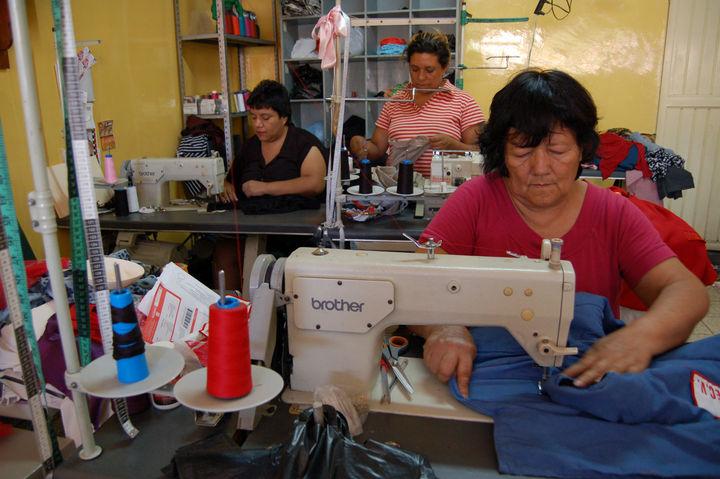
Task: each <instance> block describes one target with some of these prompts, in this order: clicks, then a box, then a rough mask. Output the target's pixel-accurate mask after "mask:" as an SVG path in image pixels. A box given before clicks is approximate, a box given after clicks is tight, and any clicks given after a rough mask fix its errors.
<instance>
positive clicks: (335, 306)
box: [311, 298, 365, 313]
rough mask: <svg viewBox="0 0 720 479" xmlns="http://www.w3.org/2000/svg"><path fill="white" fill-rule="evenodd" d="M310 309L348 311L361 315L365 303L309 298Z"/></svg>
mask: <svg viewBox="0 0 720 479" xmlns="http://www.w3.org/2000/svg"><path fill="white" fill-rule="evenodd" d="M311 302H312V308H313V309H315V310H318V311H349V312H352V313H362V308H363V305H364V304H365V303H358V302H356V301H345V300H344V299H327V300H324V301H323V300H320V299H315V298H311Z"/></svg>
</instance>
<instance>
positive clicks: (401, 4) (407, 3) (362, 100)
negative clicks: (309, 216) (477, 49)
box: [277, 0, 460, 146]
mask: <svg viewBox="0 0 720 479" xmlns="http://www.w3.org/2000/svg"><path fill="white" fill-rule="evenodd" d="M278 2H279V4H278V7H277V8H278V9H281V8H282V7H281V4H282V0H278ZM321 2H322V11H323V15H324V14H327V12H329V11H330V9H331V8H333V7H334V6H335V1H334V0H321ZM341 6H342V9H343V11H344V12H345V13H346V14H348V15H349V16H350V18H351V23H352V25H353V28H360V29H362V33H363V50H362V54H360V55H355V56H351V57H350V63H349V67H348V85H347V91H348V101H347V102H346V104H345V119H344V120H347V119H348V118H349V117H350V116H352V115H357V116H359V117H361V118H363V119H364V120H365V130H366V135H367V136H368V137H369V136H370V135H372V133H373V131H374V129H375V121H376V120H377V117H378V115H379V114H380V110H382V107H383V105H384V104H385V99H383V98H380V97H376V95H377V94H378V93H382V92H384V91H385V90H386V89H388V88H391V87H393V86H394V85H397V84H398V83H402V82H404V81H408V80H409V79H410V74H409V72H408V66H407V62H406V61H405V60H404V58H403V56H402V55H378V54H377V53H376V52H377V50H378V48H379V47H380V41H381V40H382V39H383V38H387V37H397V38H402V39H403V40H405V41H406V42H407V41H408V40H409V39H410V37H412V35H414V34H415V33H417V32H418V31H419V30H430V29H437V30H439V31H441V32H443V33H446V34H454V35H455V38H456V41H459V39H460V28H459V27H460V2H459V1H458V0H345V1H343V2H342V4H341ZM281 11H282V10H281ZM319 18H320V17H319V16H285V15H283V16H281V18H280V25H281V27H280V29H281V34H280V55H281V58H282V69H283V71H282V81H283V83H284V84H285V86H286V87H287V88H288V90H290V91H291V93H292V89H293V86H294V81H293V78H294V71H295V70H296V69H297V68H298V67H299V66H301V65H304V64H309V65H310V66H312V67H313V68H316V69H317V70H320V60H319V59H317V58H291V52H292V49H293V46H294V45H295V42H296V41H297V40H298V39H300V38H311V33H312V30H313V27H314V26H315V24H316V23H317V21H318V19H319ZM451 50H452V47H451ZM456 66H457V57H456V55H455V52H454V51H451V58H450V68H449V70H448V72H449V73H452V72H454V71H455V67H456ZM332 75H333V73H332V70H327V71H325V72H323V94H322V97H321V98H314V99H291V102H292V120H293V122H294V123H295V124H296V125H297V126H300V127H302V128H305V129H311V130H312V128H311V125H313V124H316V123H318V122H320V124H321V125H322V131H324V132H325V138H324V142H325V144H326V145H328V146H329V145H330V142H331V135H330V113H329V112H330V96H331V94H332V86H333V83H332ZM353 97H354V98H356V99H353ZM344 120H343V121H344Z"/></svg>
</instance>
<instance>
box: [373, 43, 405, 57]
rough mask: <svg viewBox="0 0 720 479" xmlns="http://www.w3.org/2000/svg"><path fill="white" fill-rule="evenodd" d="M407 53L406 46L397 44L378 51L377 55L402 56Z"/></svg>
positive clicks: (391, 44)
mask: <svg viewBox="0 0 720 479" xmlns="http://www.w3.org/2000/svg"><path fill="white" fill-rule="evenodd" d="M404 51H405V45H397V44H395V43H388V44H385V45H383V46H381V47H380V48H378V49H377V51H376V52H375V54H377V55H402V54H403V52H404Z"/></svg>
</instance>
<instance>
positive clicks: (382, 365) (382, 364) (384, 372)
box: [380, 358, 390, 404]
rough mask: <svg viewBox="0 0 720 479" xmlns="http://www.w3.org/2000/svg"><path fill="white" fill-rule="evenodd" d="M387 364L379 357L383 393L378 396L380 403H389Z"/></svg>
mask: <svg viewBox="0 0 720 479" xmlns="http://www.w3.org/2000/svg"><path fill="white" fill-rule="evenodd" d="M387 373H388V365H387V363H386V362H385V358H380V374H381V375H382V388H383V395H382V397H381V398H380V404H382V403H384V402H386V403H388V404H390V386H388V377H387Z"/></svg>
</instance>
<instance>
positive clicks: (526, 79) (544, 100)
mask: <svg viewBox="0 0 720 479" xmlns="http://www.w3.org/2000/svg"><path fill="white" fill-rule="evenodd" d="M597 121H598V118H597V108H596V107H595V103H594V102H593V99H592V97H591V96H590V93H589V92H588V91H587V90H586V89H585V87H583V86H582V85H581V84H580V83H579V82H578V81H577V80H575V79H574V78H573V77H571V76H570V75H568V74H567V73H565V72H562V71H559V70H538V69H533V70H525V71H523V72H521V73H519V74H517V75H515V76H514V77H513V78H512V80H511V81H510V82H509V83H508V84H507V85H505V87H503V89H502V90H500V91H499V92H497V93H496V94H495V96H494V97H493V100H492V104H491V105H490V118H489V120H488V122H487V124H486V125H485V128H484V130H483V132H482V133H481V134H480V139H479V144H480V152H481V153H482V154H483V156H484V157H485V164H484V166H483V170H484V172H485V173H489V172H491V171H493V170H498V171H499V172H500V174H501V175H502V176H508V169H507V166H506V165H505V143H506V142H507V140H508V132H509V131H510V129H511V128H512V129H514V130H515V131H516V132H517V137H518V138H520V139H523V140H524V141H523V143H524V144H523V145H522V146H523V147H534V146H537V145H539V144H540V142H541V141H542V140H543V139H544V138H545V137H546V136H548V134H549V133H550V131H551V130H552V129H553V128H554V127H557V126H563V127H565V128H568V129H570V130H571V131H572V132H573V133H575V139H576V141H577V144H578V146H580V148H581V149H582V161H581V163H591V162H592V161H593V159H594V157H595V150H597V147H598V144H599V143H600V137H599V136H598V134H597V132H596V131H595V127H596V125H597ZM581 172H582V166H578V173H577V177H579V176H580V173H581Z"/></svg>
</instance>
